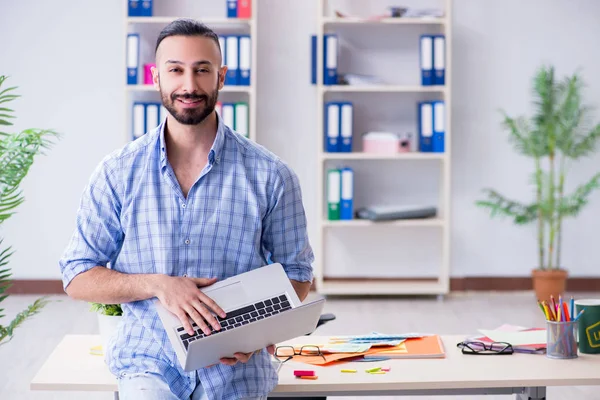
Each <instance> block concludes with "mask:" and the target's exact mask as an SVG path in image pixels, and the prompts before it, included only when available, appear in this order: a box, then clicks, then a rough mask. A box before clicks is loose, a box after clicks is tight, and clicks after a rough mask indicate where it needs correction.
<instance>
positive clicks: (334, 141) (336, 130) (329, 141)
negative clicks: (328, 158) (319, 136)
mask: <svg viewBox="0 0 600 400" xmlns="http://www.w3.org/2000/svg"><path fill="white" fill-rule="evenodd" d="M324 120H325V152H327V153H337V152H338V151H339V145H338V144H339V139H340V129H341V128H340V104H339V103H337V102H328V103H325V119H324Z"/></svg>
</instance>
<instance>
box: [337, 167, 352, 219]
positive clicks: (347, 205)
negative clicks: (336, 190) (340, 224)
mask: <svg viewBox="0 0 600 400" xmlns="http://www.w3.org/2000/svg"><path fill="white" fill-rule="evenodd" d="M340 173H341V183H342V187H341V194H340V208H341V209H340V219H343V220H348V219H353V218H354V200H353V199H354V171H353V170H352V168H349V167H345V168H342V169H341V171H340Z"/></svg>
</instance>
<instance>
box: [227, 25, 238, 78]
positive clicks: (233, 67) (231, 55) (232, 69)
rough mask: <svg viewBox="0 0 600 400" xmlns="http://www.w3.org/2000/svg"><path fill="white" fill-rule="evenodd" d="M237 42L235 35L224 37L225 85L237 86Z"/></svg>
mask: <svg viewBox="0 0 600 400" xmlns="http://www.w3.org/2000/svg"><path fill="white" fill-rule="evenodd" d="M238 43H239V40H238V37H237V36H235V35H229V36H225V63H226V65H227V74H226V75H225V84H226V85H237V84H238V74H239V61H238V60H239V46H238Z"/></svg>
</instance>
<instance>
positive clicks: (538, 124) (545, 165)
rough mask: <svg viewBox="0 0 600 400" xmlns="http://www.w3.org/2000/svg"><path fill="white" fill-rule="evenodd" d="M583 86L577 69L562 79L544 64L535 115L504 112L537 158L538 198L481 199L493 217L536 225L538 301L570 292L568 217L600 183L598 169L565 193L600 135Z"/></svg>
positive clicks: (520, 144) (536, 83) (522, 145)
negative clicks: (573, 169)
mask: <svg viewBox="0 0 600 400" xmlns="http://www.w3.org/2000/svg"><path fill="white" fill-rule="evenodd" d="M583 87H584V85H583V82H582V80H581V77H580V76H579V75H578V74H577V73H575V74H573V75H572V76H567V77H565V78H563V79H561V80H557V79H556V77H555V71H554V68H553V67H541V68H540V69H539V70H538V71H537V72H536V74H535V77H534V79H533V95H534V102H533V104H534V108H535V111H534V114H533V115H532V116H531V117H530V118H525V117H523V116H520V117H517V118H512V117H509V116H508V115H506V113H503V114H504V121H503V122H504V123H503V125H504V127H506V128H507V129H508V132H509V134H510V139H511V142H512V144H513V145H514V148H515V150H516V151H517V152H518V153H520V154H522V155H524V156H527V157H530V158H531V159H532V160H533V167H534V169H533V171H534V172H533V176H532V179H531V182H532V184H533V186H534V189H535V199H534V200H533V201H531V202H529V203H524V202H519V201H517V200H512V199H507V198H506V197H504V196H503V195H501V194H500V193H498V192H497V191H495V190H492V189H485V190H484V192H485V193H486V195H487V196H486V197H487V198H486V199H485V200H481V201H477V202H476V204H477V205H479V206H481V207H484V208H486V209H488V210H489V211H490V213H491V216H492V217H494V216H505V217H509V218H511V219H512V220H513V222H514V223H515V224H516V225H526V224H529V223H536V225H537V247H538V248H537V256H538V262H537V263H538V265H537V266H536V267H534V268H533V270H532V278H533V288H534V290H535V294H536V296H537V298H538V300H548V299H549V298H550V295H553V296H554V297H558V295H560V294H562V293H564V291H565V290H566V280H567V275H568V273H567V270H566V268H565V266H564V265H563V264H562V261H561V244H562V239H563V237H562V228H563V221H564V219H565V218H568V217H576V216H578V215H579V213H580V212H581V211H582V209H583V208H584V207H585V205H586V204H587V203H588V197H589V195H590V193H591V192H592V191H593V190H594V189H597V188H598V186H599V184H600V173H597V174H595V175H594V176H592V177H591V178H590V179H589V181H587V182H585V183H583V184H581V185H579V186H577V187H576V188H575V190H574V191H573V192H571V193H570V194H567V193H565V181H566V175H567V174H566V172H567V170H568V167H569V166H570V164H572V163H573V162H574V161H575V160H578V159H580V158H582V157H585V156H588V155H590V154H592V153H594V152H595V150H596V144H597V142H598V138H599V137H600V124H596V125H593V126H592V124H590V121H589V115H588V114H589V108H588V107H587V106H585V105H584V104H583V99H582V89H583Z"/></svg>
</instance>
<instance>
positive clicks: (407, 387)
mask: <svg viewBox="0 0 600 400" xmlns="http://www.w3.org/2000/svg"><path fill="white" fill-rule="evenodd" d="M464 337H466V335H465V336H443V337H442V339H443V342H444V346H445V348H446V358H445V359H429V360H427V359H423V360H388V361H380V362H368V363H365V362H360V363H349V364H344V368H352V369H356V370H357V373H341V372H340V369H341V367H339V366H335V367H313V366H310V365H306V364H298V363H294V362H292V361H290V362H288V363H285V364H284V365H283V367H282V368H281V370H280V372H279V376H280V380H279V385H278V386H277V387H276V388H275V390H274V391H273V393H272V394H271V396H277V397H294V396H304V397H311V396H314V397H316V396H378V395H381V396H390V395H396V396H401V395H418V394H427V395H467V394H515V395H516V397H517V399H528V398H531V399H535V400H538V399H543V398H545V395H546V387H547V386H586V385H600V374H599V373H598V367H599V366H600V356H593V355H586V354H583V355H580V357H579V358H576V359H572V360H552V359H549V358H547V357H546V356H544V355H530V354H513V355H510V356H468V355H463V354H462V353H461V352H460V350H459V349H457V348H456V343H458V342H460V341H461V340H463V339H464ZM323 340H324V338H322V337H317V336H305V337H302V338H298V339H295V340H293V343H317V342H320V341H323ZM99 343H100V338H99V336H96V335H67V336H65V338H64V339H63V340H62V341H61V342H60V343H59V345H58V346H57V347H56V349H55V350H54V351H53V352H52V354H51V355H50V357H49V358H48V360H46V362H45V363H44V365H43V366H42V368H41V369H40V371H39V372H38V373H37V375H36V376H35V377H34V378H33V380H32V382H31V385H30V388H31V390H54V391H109V392H114V393H115V398H118V394H117V393H116V392H117V383H116V380H115V378H114V377H113V376H112V375H111V374H110V373H109V372H108V369H107V367H106V365H105V364H104V360H103V357H102V356H93V355H90V351H89V350H90V347H92V346H95V345H98V344H99ZM374 366H390V367H391V371H390V372H389V373H387V374H383V375H372V374H368V373H366V372H364V370H365V369H368V368H372V367H374ZM294 369H314V370H315V371H316V374H317V375H318V376H319V379H317V380H301V379H297V378H295V377H294V376H293V370H294Z"/></svg>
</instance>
